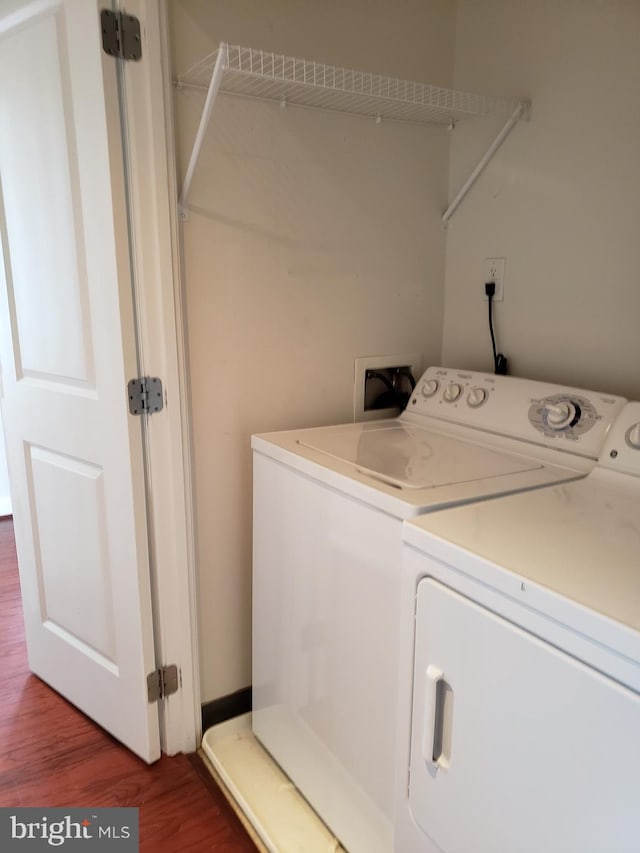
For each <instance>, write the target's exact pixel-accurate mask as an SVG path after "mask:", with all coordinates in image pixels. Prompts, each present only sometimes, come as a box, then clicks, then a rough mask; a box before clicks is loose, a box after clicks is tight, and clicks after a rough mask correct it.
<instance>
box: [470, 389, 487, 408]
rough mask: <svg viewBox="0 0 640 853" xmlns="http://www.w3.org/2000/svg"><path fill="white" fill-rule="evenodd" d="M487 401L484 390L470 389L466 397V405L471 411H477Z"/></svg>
mask: <svg viewBox="0 0 640 853" xmlns="http://www.w3.org/2000/svg"><path fill="white" fill-rule="evenodd" d="M486 399H487V391H486V388H472V389H471V391H469V395H468V396H467V403H468V404H469V405H470V406H471V408H472V409H477V408H478V406H481V405H482V404H483V403H484V401H485V400H486Z"/></svg>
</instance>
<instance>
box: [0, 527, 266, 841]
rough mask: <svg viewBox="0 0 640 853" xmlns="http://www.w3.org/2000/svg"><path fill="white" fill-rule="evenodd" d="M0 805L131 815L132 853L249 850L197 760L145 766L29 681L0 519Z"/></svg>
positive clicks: (12, 561) (11, 553)
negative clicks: (133, 809)
mask: <svg viewBox="0 0 640 853" xmlns="http://www.w3.org/2000/svg"><path fill="white" fill-rule="evenodd" d="M0 661H2V675H3V678H2V700H1V701H0V806H63V807H72V806H86V807H91V806H96V807H101V806H137V807H138V808H139V809H140V812H139V816H140V850H141V851H143V852H144V851H149V853H150V851H163V853H164V852H165V851H166V853H179V852H180V853H182V851H192V853H199V851H206V850H215V851H219V853H235V851H238V853H244V851H246V852H247V853H256V848H255V846H254V845H253V843H252V841H251V840H250V838H249V836H248V835H247V834H246V833H245V831H244V829H243V827H242V825H241V824H240V822H239V821H238V819H237V817H236V816H235V814H234V813H233V811H232V809H231V808H230V806H229V805H228V803H227V801H226V800H225V798H224V796H223V795H222V793H221V792H220V790H219V789H218V788H217V787H216V786H215V784H214V782H213V780H212V779H211V777H210V776H209V774H208V772H207V770H206V769H205V768H204V765H203V764H202V762H201V761H200V759H199V758H198V756H197V755H191V756H186V755H179V756H176V757H174V758H166V757H163V758H162V759H161V760H160V761H158V762H156V763H155V764H153V765H151V766H148V765H146V764H145V763H144V762H143V761H141V760H140V759H138V758H137V757H136V756H134V755H133V754H132V753H130V752H129V751H128V750H126V749H124V747H121V746H120V745H119V744H118V743H117V742H116V741H115V740H114V739H113V738H112V737H110V736H109V735H108V734H106V733H105V732H104V731H103V730H102V729H100V728H98V726H96V725H95V724H94V723H92V722H91V720H89V719H88V718H87V717H85V716H84V715H83V714H81V713H80V712H79V711H78V710H76V709H75V708H74V707H73V706H72V705H70V704H69V703H68V702H66V701H65V700H64V699H63V698H62V697H60V696H59V695H58V694H57V693H55V692H54V691H53V690H51V689H50V688H49V687H47V686H46V685H45V684H44V683H43V682H42V681H40V680H39V679H38V678H36V677H35V676H34V675H31V674H30V673H29V669H28V665H27V656H26V650H25V643H24V630H23V622H22V609H21V603H20V590H19V584H18V572H17V561H16V554H15V546H14V540H13V524H12V522H11V520H10V519H9V520H0Z"/></svg>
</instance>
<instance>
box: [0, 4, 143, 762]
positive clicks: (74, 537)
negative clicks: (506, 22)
mask: <svg viewBox="0 0 640 853" xmlns="http://www.w3.org/2000/svg"><path fill="white" fill-rule="evenodd" d="M1 15H2V13H1V12H0V16H1ZM0 75H1V76H2V79H3V80H4V81H11V82H10V85H3V86H2V87H1V89H0V181H1V184H0V186H1V197H0V203H1V208H0V212H1V219H0V223H1V228H2V231H1V236H2V256H3V257H2V259H3V263H2V265H1V267H2V273H0V275H1V274H3V276H4V287H2V288H0V291H1V292H0V300H1V305H0V320H1V322H2V349H1V350H0V358H1V360H2V371H3V374H2V378H3V386H4V397H3V401H2V403H3V419H4V421H5V430H6V438H7V456H8V460H9V472H10V477H11V483H12V492H13V497H14V517H15V531H16V543H17V547H18V561H19V566H20V580H21V587H22V595H23V606H24V613H25V626H26V634H27V646H28V652H29V663H30V667H31V669H32V671H33V672H34V673H36V674H37V675H39V676H40V677H41V678H42V679H44V680H45V681H47V682H48V683H49V684H51V686H52V687H54V688H55V689H56V690H58V691H59V692H61V693H62V694H63V695H64V696H66V697H67V698H68V699H69V700H70V701H71V702H73V703H74V704H75V705H77V706H78V707H79V708H80V709H81V710H83V711H84V712H85V713H86V714H88V715H89V716H90V717H92V718H93V719H94V720H96V721H97V722H98V723H100V724H101V725H102V726H104V727H105V728H106V729H108V730H109V731H110V732H111V733H112V734H114V735H115V736H116V737H117V738H119V739H120V740H122V741H123V742H124V743H125V744H126V745H127V746H129V747H130V748H131V749H133V750H134V751H135V752H137V753H138V754H139V755H141V756H142V757H143V758H145V759H146V760H148V761H150V760H154V759H155V758H157V757H158V756H159V752H160V750H159V733H158V714H157V707H156V706H155V705H149V704H148V702H147V696H146V674H147V673H148V672H149V671H151V670H152V669H154V668H155V663H154V661H155V655H154V648H153V625H152V618H151V595H150V581H149V565H148V545H147V526H146V514H145V493H144V457H143V446H142V432H141V424H140V420H139V419H136V418H134V417H132V416H130V415H129V414H128V409H127V395H126V383H127V379H129V378H131V377H132V376H134V375H137V364H136V361H137V359H136V347H135V325H134V315H133V299H132V288H131V278H130V262H129V245H128V234H127V221H126V202H125V192H124V186H125V181H124V174H123V158H122V149H121V141H120V139H121V136H120V125H119V109H118V100H117V81H116V66H115V60H113V59H112V58H110V57H107V56H106V55H105V54H103V53H102V50H101V45H100V25H99V11H98V7H97V4H96V3H95V2H91V0H59V2H51V0H46V1H45V2H35V3H24V4H22V5H21V7H20V9H19V10H18V11H17V12H16V13H14V14H13V15H7V16H6V17H4V18H2V17H0Z"/></svg>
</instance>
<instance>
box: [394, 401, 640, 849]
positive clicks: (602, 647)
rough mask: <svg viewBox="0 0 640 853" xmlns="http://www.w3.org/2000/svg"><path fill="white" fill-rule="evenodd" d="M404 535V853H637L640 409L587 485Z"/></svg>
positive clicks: (510, 501) (630, 410) (501, 503)
mask: <svg viewBox="0 0 640 853" xmlns="http://www.w3.org/2000/svg"><path fill="white" fill-rule="evenodd" d="M404 537H405V541H406V546H405V552H404V569H403V573H404V579H403V606H402V609H403V617H402V621H403V627H402V640H401V690H400V710H399V714H398V733H399V738H398V742H399V745H400V747H399V764H398V774H397V788H396V792H397V813H396V837H395V850H396V851H397V853H497V851H505V853H506V851H509V853H511V851H517V853H540V851H549V853H555V852H556V851H558V853H602V851H607V853H637V851H638V850H639V849H640V403H629V404H628V405H627V406H626V407H625V409H624V410H623V412H622V414H621V415H620V416H619V418H618V419H617V421H616V423H615V424H614V426H613V428H612V429H611V431H610V434H609V436H608V438H607V441H606V444H605V447H604V449H603V451H602V454H601V457H600V460H599V462H598V465H597V466H596V467H595V468H594V469H593V471H592V473H591V474H589V476H588V477H587V478H585V479H583V480H580V481H577V482H572V483H565V484H563V485H557V486H554V487H551V488H548V489H542V490H539V491H536V492H529V493H526V494H518V495H512V496H509V497H504V498H500V499H498V500H496V501H491V502H487V503H484V504H477V505H473V506H471V505H469V506H466V507H460V508H455V509H451V510H448V511H445V512H442V513H437V514H434V515H433V516H429V517H424V518H422V519H419V520H417V521H415V522H411V523H408V524H406V526H405V532H404Z"/></svg>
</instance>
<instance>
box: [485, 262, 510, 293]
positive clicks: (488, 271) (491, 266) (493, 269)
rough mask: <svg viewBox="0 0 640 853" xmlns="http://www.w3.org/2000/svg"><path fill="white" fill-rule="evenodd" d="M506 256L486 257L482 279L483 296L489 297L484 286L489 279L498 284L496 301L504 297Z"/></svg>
mask: <svg viewBox="0 0 640 853" xmlns="http://www.w3.org/2000/svg"><path fill="white" fill-rule="evenodd" d="M505 263H506V258H485V259H484V267H483V276H484V277H483V279H482V298H483V299H487V294H486V293H485V290H484V286H485V284H487V282H489V281H493V282H494V283H495V285H496V292H495V296H494V297H493V301H494V302H502V300H503V299H504V267H505Z"/></svg>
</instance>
